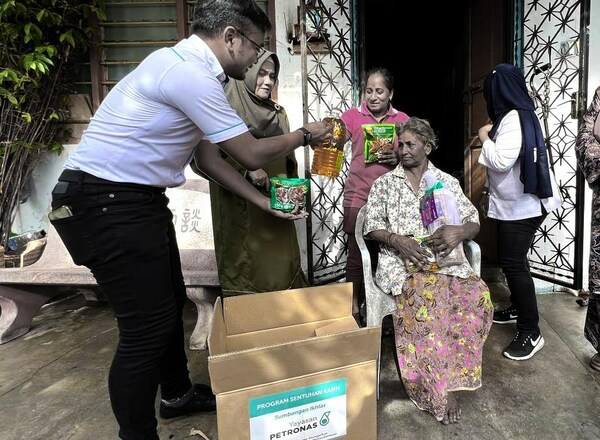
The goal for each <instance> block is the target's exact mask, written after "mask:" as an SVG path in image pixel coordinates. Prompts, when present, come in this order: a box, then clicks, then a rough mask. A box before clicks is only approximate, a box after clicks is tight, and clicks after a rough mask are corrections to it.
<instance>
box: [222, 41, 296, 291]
mask: <svg viewBox="0 0 600 440" xmlns="http://www.w3.org/2000/svg"><path fill="white" fill-rule="evenodd" d="M278 75H279V59H278V58H277V55H276V54H274V53H273V52H269V51H267V50H265V51H264V52H263V53H262V54H261V55H260V56H259V57H258V61H257V62H256V63H255V64H254V65H252V67H250V69H248V72H247V73H246V78H245V80H244V81H239V80H230V81H229V82H228V83H227V85H226V86H225V93H226V94H227V98H228V99H229V103H230V104H231V106H232V107H233V108H234V109H235V111H236V112H237V113H238V115H240V117H241V118H242V119H243V120H244V122H245V123H246V124H247V125H248V127H249V128H250V132H251V133H252V134H253V135H254V136H255V137H256V138H263V137H270V136H277V135H280V134H284V133H288V132H289V131H290V129H289V123H288V118H287V114H286V112H285V110H284V108H283V107H281V106H280V105H279V104H277V103H276V102H274V101H273V100H272V99H271V93H272V91H273V88H274V86H275V84H276V82H277V78H278ZM227 160H228V161H229V162H230V163H231V164H232V166H233V167H234V168H236V169H237V170H238V171H239V172H240V173H241V174H243V175H244V176H246V178H247V179H248V180H249V181H250V182H251V183H252V184H253V185H255V186H256V188H258V189H260V190H262V191H264V192H265V193H266V194H268V190H269V185H270V181H269V177H275V176H278V177H298V174H297V172H298V164H297V162H296V159H295V157H294V153H290V154H289V155H288V156H285V157H282V158H281V159H278V160H276V161H275V162H272V163H270V164H269V165H267V166H265V167H264V168H263V169H260V170H256V171H249V170H246V169H244V168H243V167H242V166H241V165H239V164H238V163H237V162H235V161H234V160H233V159H231V158H228V159H227ZM210 201H211V208H212V221H213V235H214V239H215V254H216V257H217V267H218V272H219V281H220V284H221V288H222V290H223V294H224V295H225V296H231V295H240V294H247V293H257V292H269V291H275V290H284V289H290V288H299V287H306V286H308V280H307V278H306V275H305V274H304V272H303V271H302V265H301V259H300V250H299V247H298V239H297V236H296V227H295V225H294V223H293V222H290V221H289V220H285V219H281V218H277V217H275V216H273V215H271V214H270V213H268V212H265V211H263V210H262V209H260V208H259V207H257V206H255V205H253V204H252V203H250V202H248V201H246V200H244V199H242V198H240V197H238V196H236V195H234V194H232V193H231V192H229V191H228V190H226V189H224V188H223V187H222V186H220V185H217V184H216V183H214V182H211V183H210Z"/></svg>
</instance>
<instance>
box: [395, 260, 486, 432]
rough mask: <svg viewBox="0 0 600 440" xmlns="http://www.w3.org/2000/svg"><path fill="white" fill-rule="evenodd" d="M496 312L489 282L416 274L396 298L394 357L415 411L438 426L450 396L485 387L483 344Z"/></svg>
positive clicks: (471, 278)
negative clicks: (426, 412)
mask: <svg viewBox="0 0 600 440" xmlns="http://www.w3.org/2000/svg"><path fill="white" fill-rule="evenodd" d="M493 310H494V306H493V304H492V301H491V298H490V292H489V288H488V286H487V285H486V284H485V282H484V281H483V280H482V279H481V278H480V277H478V276H476V275H472V276H471V277H469V278H459V277H455V276H449V275H443V274H436V273H428V272H418V273H416V274H413V275H411V276H409V277H408V278H407V279H406V281H405V282H404V285H403V287H402V294H401V295H398V296H396V311H395V313H394V315H393V319H394V330H395V335H396V351H397V354H398V363H399V366H400V373H401V376H402V382H403V383H404V388H405V389H406V392H407V394H408V396H409V397H410V399H411V400H412V401H413V402H414V403H415V405H416V406H417V407H418V408H419V409H421V410H424V411H429V412H430V413H432V414H433V415H434V416H435V418H436V419H437V420H438V421H441V420H442V419H443V418H444V416H445V415H446V404H447V396H448V392H449V391H459V390H475V389H477V388H479V387H480V386H481V362H482V353H483V344H484V342H485V340H486V338H487V335H488V333H489V331H490V328H491V325H492V317H493Z"/></svg>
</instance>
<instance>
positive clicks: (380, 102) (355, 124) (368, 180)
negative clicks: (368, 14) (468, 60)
mask: <svg viewBox="0 0 600 440" xmlns="http://www.w3.org/2000/svg"><path fill="white" fill-rule="evenodd" d="M363 95H364V100H363V102H362V103H361V105H360V106H359V107H353V108H350V109H348V110H346V111H345V112H344V113H343V114H342V120H343V121H344V123H345V124H346V129H347V130H348V135H349V139H351V140H352V159H351V162H350V170H349V172H348V178H347V179H346V182H345V184H344V231H345V232H346V233H347V234H348V257H347V260H346V281H349V282H352V283H353V285H354V294H353V301H352V312H353V313H354V315H355V316H357V315H358V314H360V309H361V305H362V304H363V303H364V301H365V289H364V280H363V273H362V260H361V257H360V250H359V249H358V245H357V243H356V239H355V237H354V226H355V224H356V216H357V215H358V211H359V210H360V208H361V207H362V206H363V205H364V204H365V203H366V202H367V196H368V195H369V190H370V189H371V185H372V184H373V181H374V180H375V179H377V178H378V177H379V176H381V175H382V174H383V173H386V172H388V171H390V170H391V169H393V168H394V167H395V166H396V165H397V164H398V157H397V155H396V152H397V149H398V139H397V137H396V136H395V135H393V138H392V146H393V148H392V149H391V150H386V151H379V152H378V154H377V156H376V158H375V159H374V161H373V162H370V161H369V158H368V157H367V158H365V143H366V142H368V147H369V146H371V144H370V142H371V141H372V138H371V137H370V136H365V133H373V130H375V131H376V132H377V131H379V132H381V133H386V135H389V130H390V129H391V128H390V127H387V126H385V125H382V124H390V125H394V126H395V124H396V123H399V122H405V121H407V120H408V115H407V114H406V113H404V112H401V111H399V110H396V109H395V108H394V107H392V97H393V96H394V77H393V76H392V74H391V73H390V72H389V71H388V70H387V69H386V68H383V67H377V68H373V69H371V70H369V71H368V72H367V73H366V75H365V80H364V83H363ZM391 130H393V129H391ZM394 133H395V131H394ZM371 150H373V148H372V147H371ZM365 159H367V160H365ZM365 162H369V163H365ZM367 246H368V247H369V252H370V254H371V261H372V262H373V264H374V265H376V264H377V255H378V246H377V243H375V242H371V241H370V240H368V241H367ZM360 319H361V322H362V323H364V320H365V317H364V316H360Z"/></svg>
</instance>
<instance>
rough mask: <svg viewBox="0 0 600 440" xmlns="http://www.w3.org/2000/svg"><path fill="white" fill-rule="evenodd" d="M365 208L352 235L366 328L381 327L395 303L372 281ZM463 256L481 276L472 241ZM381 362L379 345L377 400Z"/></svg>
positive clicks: (364, 207)
mask: <svg viewBox="0 0 600 440" xmlns="http://www.w3.org/2000/svg"><path fill="white" fill-rule="evenodd" d="M366 209H367V207H366V206H363V207H362V208H360V211H359V212H358V217H357V218H356V227H355V230H354V235H355V237H356V242H357V243H358V247H359V249H360V255H361V257H362V265H363V277H364V282H365V297H366V305H367V327H376V326H378V325H381V323H382V321H383V318H385V317H386V316H387V315H391V314H392V313H393V312H394V310H395V308H396V301H395V300H394V297H393V296H392V295H391V294H390V295H388V294H386V293H384V292H383V291H382V290H381V289H380V288H379V286H377V284H376V283H375V280H374V279H373V272H372V271H371V255H370V254H369V250H368V249H367V245H366V243H365V239H364V236H363V227H364V224H365V214H366ZM463 246H464V249H465V255H466V257H467V260H468V261H469V264H470V265H471V267H472V268H473V270H474V271H475V272H476V273H477V274H478V275H481V249H480V247H479V245H478V244H477V243H476V242H474V241H473V240H465V241H464V242H463ZM380 361H381V345H380V346H379V355H378V358H377V399H379V373H380V363H381V362H380Z"/></svg>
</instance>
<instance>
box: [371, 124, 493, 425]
mask: <svg viewBox="0 0 600 440" xmlns="http://www.w3.org/2000/svg"><path fill="white" fill-rule="evenodd" d="M397 133H398V141H399V144H398V145H399V148H398V154H399V159H400V162H399V164H398V166H397V167H396V168H395V169H393V170H392V171H390V172H388V173H386V174H384V175H382V176H381V177H379V178H378V179H377V180H375V182H374V183H373V186H372V187H371V191H370V192H369V198H368V201H367V212H366V218H365V229H364V233H365V236H366V237H367V238H369V239H372V240H377V241H379V242H380V248H381V250H380V254H379V265H378V267H377V272H376V275H375V280H376V282H377V284H378V285H379V287H380V288H381V289H382V290H383V291H384V292H387V293H390V294H392V295H394V298H395V300H396V305H397V306H396V310H395V312H394V314H393V315H392V317H393V323H394V333H395V339H396V352H397V355H398V364H399V367H400V374H401V376H402V382H403V383H404V388H405V389H406V392H407V394H408V396H409V397H410V399H411V400H412V401H413V402H414V403H415V405H416V406H417V407H418V408H419V409H421V410H425V411H429V412H430V413H432V414H433V415H434V416H435V418H436V419H437V420H438V421H440V422H442V423H443V424H445V425H447V424H450V423H456V422H457V421H458V420H459V419H460V416H461V409H460V406H459V403H458V400H457V399H456V396H455V392H456V391H463V390H475V389H477V388H479V387H480V386H481V362H482V352H483V344H484V342H485V340H486V338H487V335H488V333H489V330H490V327H491V325H492V315H493V305H492V301H491V299H490V292H489V289H488V287H487V285H486V284H485V282H484V281H483V280H482V279H481V278H480V277H479V276H478V275H477V274H476V273H475V272H474V271H473V269H472V268H471V266H470V265H469V264H468V262H467V261H466V259H464V260H463V261H462V262H459V263H457V264H454V265H449V266H445V267H441V268H440V267H438V266H436V265H433V267H432V265H431V260H430V259H431V253H429V252H428V250H427V249H426V248H424V247H422V246H421V245H420V244H419V242H418V241H417V240H416V239H415V237H420V236H425V235H427V234H428V231H427V228H426V227H425V226H423V221H422V217H421V211H420V200H421V198H422V197H423V196H424V195H425V194H426V189H427V186H428V184H427V183H426V179H425V178H424V176H423V175H424V173H425V172H426V171H428V170H429V171H430V172H431V173H432V174H433V176H435V178H436V180H439V181H441V182H442V183H443V186H444V187H445V188H447V189H449V190H450V191H451V193H452V195H453V196H454V199H455V204H456V208H457V209H456V210H457V211H458V213H459V216H460V221H458V222H457V223H460V222H461V221H462V224H453V225H450V224H446V225H442V226H439V227H438V228H437V229H435V231H434V232H433V233H432V234H431V235H430V241H429V243H430V248H431V249H432V250H433V251H434V253H435V255H437V257H438V258H439V260H440V261H442V260H443V259H444V258H446V259H447V257H448V256H449V255H450V252H451V251H452V250H453V249H455V248H457V247H458V246H461V244H462V242H463V240H466V239H472V238H474V237H475V236H476V235H477V233H478V232H479V215H478V213H477V209H476V208H475V207H474V206H473V204H472V203H471V202H470V201H469V200H468V199H467V197H466V196H465V195H464V193H463V191H462V189H461V187H460V185H459V182H458V180H457V179H455V178H454V177H452V176H450V175H449V174H446V173H444V172H442V171H440V170H439V169H437V168H436V167H435V166H433V164H432V163H431V162H429V159H428V155H429V154H430V153H431V152H432V151H433V150H435V148H436V147H437V139H436V136H435V133H434V131H433V129H432V128H431V126H430V125H429V123H428V122H427V121H426V120H424V119H419V118H414V117H413V118H410V119H409V120H408V121H407V122H405V123H404V124H402V125H398V127H397ZM428 175H430V173H428ZM461 249H462V248H461ZM440 265H442V264H440ZM409 266H412V268H413V269H412V270H410V271H409V270H408V269H407V267H409Z"/></svg>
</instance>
